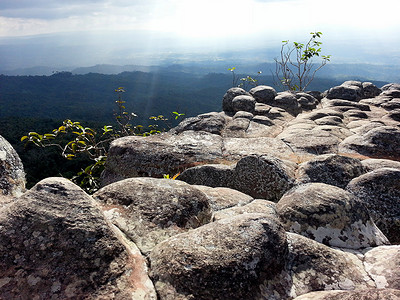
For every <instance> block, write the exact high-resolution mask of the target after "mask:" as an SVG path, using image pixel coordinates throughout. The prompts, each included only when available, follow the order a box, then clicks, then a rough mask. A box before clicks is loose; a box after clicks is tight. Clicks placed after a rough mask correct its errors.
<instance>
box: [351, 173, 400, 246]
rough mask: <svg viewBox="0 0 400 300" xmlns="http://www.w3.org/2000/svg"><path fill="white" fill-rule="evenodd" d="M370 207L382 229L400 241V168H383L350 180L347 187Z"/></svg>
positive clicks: (390, 237) (390, 239)
mask: <svg viewBox="0 0 400 300" xmlns="http://www.w3.org/2000/svg"><path fill="white" fill-rule="evenodd" d="M346 189H347V190H348V191H349V192H351V193H352V194H354V195H356V196H358V197H359V198H360V199H361V200H362V201H363V203H364V205H365V206H366V207H367V208H368V210H369V211H370V213H371V216H372V218H373V220H374V221H375V223H376V225H377V226H378V227H379V229H380V230H382V232H383V233H384V234H385V235H386V236H387V237H388V239H389V241H390V242H391V243H394V244H399V243H400V201H399V199H400V170H399V169H391V168H381V169H377V170H375V171H372V172H369V173H366V174H364V175H361V176H359V177H357V178H354V179H353V180H352V181H350V182H349V184H348V185H347V188H346Z"/></svg>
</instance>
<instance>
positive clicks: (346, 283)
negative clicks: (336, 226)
mask: <svg viewBox="0 0 400 300" xmlns="http://www.w3.org/2000/svg"><path fill="white" fill-rule="evenodd" d="M287 241H288V245H289V253H288V256H287V259H286V266H285V269H284V270H283V271H282V272H281V273H280V274H278V275H276V276H275V277H274V278H273V279H272V280H269V281H266V282H264V284H263V286H262V294H263V298H262V299H271V300H272V299H274V300H276V299H279V300H283V299H285V300H286V299H293V298H295V297H297V296H299V295H303V294H306V293H309V292H312V291H321V290H335V289H342V290H353V289H368V288H375V284H374V282H373V281H372V280H371V278H370V277H369V275H368V274H367V272H366V271H365V270H364V267H363V264H362V261H361V259H359V258H358V257H357V256H356V255H354V254H351V253H347V252H343V251H340V250H337V249H333V248H330V247H328V246H325V245H323V244H320V243H318V242H315V241H313V240H310V239H308V238H306V237H303V236H301V235H298V234H294V233H287ZM296 299H297V298H296Z"/></svg>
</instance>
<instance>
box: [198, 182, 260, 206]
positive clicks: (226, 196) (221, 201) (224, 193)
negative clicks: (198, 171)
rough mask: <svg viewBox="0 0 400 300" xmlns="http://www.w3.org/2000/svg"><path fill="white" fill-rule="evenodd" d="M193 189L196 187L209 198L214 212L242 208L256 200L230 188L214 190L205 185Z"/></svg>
mask: <svg viewBox="0 0 400 300" xmlns="http://www.w3.org/2000/svg"><path fill="white" fill-rule="evenodd" d="M193 187H196V188H197V189H198V190H200V191H202V192H203V193H204V194H205V195H206V196H207V198H208V202H209V203H210V206H211V208H212V210H213V211H214V212H217V211H219V210H224V209H228V208H232V207H240V206H243V205H246V204H248V203H250V202H252V201H253V200H254V199H253V197H251V196H249V195H246V194H244V193H242V192H239V191H236V190H233V189H230V188H225V187H216V188H212V187H209V186H205V185H193Z"/></svg>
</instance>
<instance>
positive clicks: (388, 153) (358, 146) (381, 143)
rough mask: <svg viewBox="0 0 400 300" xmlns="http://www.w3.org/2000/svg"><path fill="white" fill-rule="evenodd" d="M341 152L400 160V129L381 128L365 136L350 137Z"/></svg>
mask: <svg viewBox="0 0 400 300" xmlns="http://www.w3.org/2000/svg"><path fill="white" fill-rule="evenodd" d="M339 152H340V153H359V154H361V155H366V156H371V157H375V158H394V159H400V128H396V127H392V126H379V127H377V128H373V129H371V130H369V131H368V132H366V133H364V134H355V135H353V136H349V137H347V138H346V139H345V140H343V142H341V143H340V145H339Z"/></svg>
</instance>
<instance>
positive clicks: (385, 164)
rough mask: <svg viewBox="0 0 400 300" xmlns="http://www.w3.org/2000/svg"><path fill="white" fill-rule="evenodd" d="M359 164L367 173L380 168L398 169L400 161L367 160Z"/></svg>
mask: <svg viewBox="0 0 400 300" xmlns="http://www.w3.org/2000/svg"><path fill="white" fill-rule="evenodd" d="M361 163H362V165H363V166H364V167H365V168H367V170H368V172H370V171H374V170H376V169H381V168H395V169H400V161H395V160H390V159H379V158H369V159H364V160H362V161H361Z"/></svg>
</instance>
